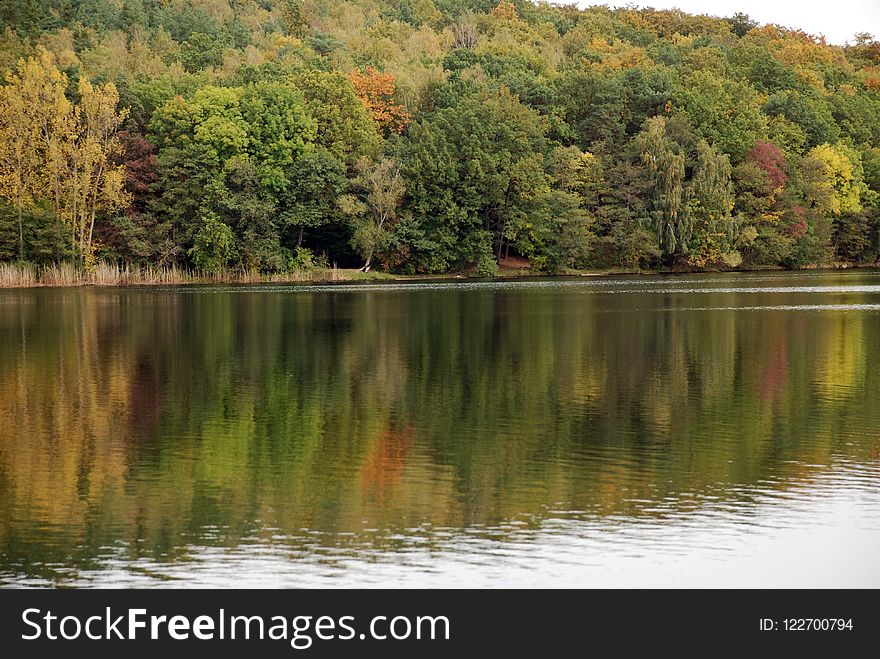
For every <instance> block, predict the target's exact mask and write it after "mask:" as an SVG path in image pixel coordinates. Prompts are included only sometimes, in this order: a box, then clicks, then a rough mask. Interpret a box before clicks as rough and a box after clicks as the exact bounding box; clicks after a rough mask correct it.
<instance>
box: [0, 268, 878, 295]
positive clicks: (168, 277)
mask: <svg viewBox="0 0 880 659" xmlns="http://www.w3.org/2000/svg"><path fill="white" fill-rule="evenodd" d="M877 269H880V263H844V262H829V263H823V264H820V265H814V266H806V267H803V268H794V269H788V268H783V267H781V266H766V267H753V268H736V269H679V268H666V269H657V270H641V269H624V268H609V269H597V270H566V271H564V272H560V273H557V274H552V275H551V274H547V273H543V272H537V271H534V270H527V269H516V270H514V269H510V270H499V271H498V272H497V273H496V274H495V275H492V276H489V277H484V276H479V275H477V274H475V273H474V272H473V271H458V272H448V273H443V274H415V275H407V274H395V273H389V272H383V271H373V272H366V273H365V272H361V271H360V270H358V269H355V268H328V269H318V268H316V269H313V270H306V271H301V272H296V273H286V274H261V273H255V272H224V273H220V274H215V275H203V274H197V273H193V272H191V271H188V270H182V269H178V268H168V269H161V270H160V269H153V268H147V269H138V270H132V269H129V268H125V269H119V268H118V267H115V266H106V265H105V266H103V267H101V268H99V269H98V270H96V272H94V273H91V274H88V275H82V274H80V273H77V272H76V271H74V270H73V268H72V267H70V268H67V269H66V271H65V270H63V269H61V270H59V269H58V268H57V267H54V266H53V267H50V268H47V270H46V271H44V273H39V274H38V271H36V269H35V268H33V267H32V266H30V267H26V268H21V267H19V266H15V265H14V264H0V289H14V288H78V287H129V286H210V285H220V284H251V285H259V284H276V285H277V284H337V283H338V284H342V283H349V284H350V283H360V282H379V283H381V282H386V283H405V282H417V281H433V282H444V281H450V282H452V281H459V282H460V281H464V280H484V281H485V280H488V281H491V280H499V279H557V278H562V277H568V278H571V277H614V276H632V275H648V276H652V275H653V276H656V275H692V274H701V273H705V274H711V273H736V272H743V273H746V272H798V271H816V270H833V271H841V270H877ZM45 273H47V274H45Z"/></svg>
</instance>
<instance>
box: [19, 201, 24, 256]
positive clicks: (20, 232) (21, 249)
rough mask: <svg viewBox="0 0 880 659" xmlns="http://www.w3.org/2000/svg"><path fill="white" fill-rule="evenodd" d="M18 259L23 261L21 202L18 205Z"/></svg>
mask: <svg viewBox="0 0 880 659" xmlns="http://www.w3.org/2000/svg"><path fill="white" fill-rule="evenodd" d="M18 260H19V261H24V220H23V218H22V212H21V204H19V205H18Z"/></svg>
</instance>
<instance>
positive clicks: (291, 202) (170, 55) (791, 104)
mask: <svg viewBox="0 0 880 659" xmlns="http://www.w3.org/2000/svg"><path fill="white" fill-rule="evenodd" d="M0 73H2V78H3V85H2V86H0V197H2V200H0V262H18V263H31V264H34V265H36V266H39V267H43V266H47V265H50V264H59V263H73V264H76V265H77V267H78V268H80V269H82V270H84V271H88V270H89V269H93V268H95V267H96V265H97V264H98V263H99V262H100V261H106V262H109V263H115V264H129V265H131V266H132V267H140V266H146V265H150V266H154V267H155V266H159V267H165V266H178V267H183V268H188V269H192V270H194V271H199V272H203V273H218V272H224V271H233V270H234V271H246V272H262V273H285V272H291V271H301V270H304V269H308V268H310V267H313V266H315V265H321V264H323V265H330V264H338V265H339V266H340V267H360V266H370V267H374V268H381V269H384V270H388V271H392V272H400V273H443V272H450V271H462V270H474V271H476V272H477V273H479V274H483V275H490V274H493V273H495V272H496V270H497V268H498V263H499V262H504V261H505V259H509V258H510V257H520V258H519V261H520V262H523V259H528V263H529V265H530V267H531V268H533V269H534V270H536V271H542V272H548V273H557V272H564V271H566V270H567V269H598V268H626V269H635V268H669V267H674V268H687V269H702V268H735V267H771V266H782V267H804V266H809V265H813V264H824V263H829V262H833V261H843V262H852V263H873V262H875V261H876V260H877V258H878V252H880V42H878V41H875V40H874V38H873V36H871V35H867V34H860V35H854V37H853V39H852V41H851V45H848V46H846V47H838V46H832V45H828V44H826V43H825V42H824V41H823V40H822V39H821V38H816V37H813V36H811V35H808V34H805V33H803V32H799V31H793V30H789V29H785V28H781V27H779V26H762V25H758V24H756V23H755V22H753V21H751V20H750V19H749V18H748V17H747V16H744V15H742V14H737V15H735V16H733V17H728V18H712V17H706V16H692V15H688V14H684V13H681V12H678V11H655V10H650V9H645V10H637V9H632V8H628V9H609V8H607V7H593V8H589V9H586V10H578V9H576V8H574V7H569V6H562V5H560V6H557V5H551V4H546V3H532V2H529V1H528V0H510V1H508V0H347V1H337V0H305V1H304V2H303V1H302V0H82V1H79V2H77V1H74V0H45V1H43V2H34V1H33V0H5V2H3V4H2V6H0Z"/></svg>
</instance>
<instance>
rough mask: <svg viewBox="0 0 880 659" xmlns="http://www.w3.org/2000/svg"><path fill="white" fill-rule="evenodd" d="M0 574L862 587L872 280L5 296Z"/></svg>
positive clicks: (879, 543)
mask: <svg viewBox="0 0 880 659" xmlns="http://www.w3.org/2000/svg"><path fill="white" fill-rule="evenodd" d="M0 583H2V584H4V585H6V586H25V585H64V586H98V587H105V586H117V587H130V586H219V587H227V586H257V587H260V586H284V587H300V586H302V587H325V586H328V587H347V586H363V587H372V586H388V587H398V586H401V587H411V586H429V587H435V586H465V587H501V586H513V587H515V586H527V587H530V586H560V587H592V586H622V587H631V586H651V587H655V586H661V587H662V586H697V587H699V586H711V587H719V586H735V587H736V586H821V587H824V586H831V587H874V588H877V587H880V272H877V271H858V272H818V271H811V272H798V273H788V272H774V273H758V274H750V273H731V274H706V275H679V276H631V277H616V278H577V279H565V278H563V279H545V280H532V281H530V280H508V281H500V282H489V281H462V282H461V283H456V282H447V283H427V282H426V283H405V284H387V285H385V284H383V285H379V284H357V285H354V284H351V285H311V286H273V285H260V286H191V287H161V288H160V287H144V288H69V289H58V288H54V289H53V288H43V289H27V290H24V289H20V290H0Z"/></svg>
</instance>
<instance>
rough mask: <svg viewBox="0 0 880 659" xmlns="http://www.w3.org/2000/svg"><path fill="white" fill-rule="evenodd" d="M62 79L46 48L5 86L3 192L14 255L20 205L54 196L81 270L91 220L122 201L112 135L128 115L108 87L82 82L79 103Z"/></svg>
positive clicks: (88, 251)
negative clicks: (13, 221)
mask: <svg viewBox="0 0 880 659" xmlns="http://www.w3.org/2000/svg"><path fill="white" fill-rule="evenodd" d="M66 86H67V79H66V76H64V74H62V73H60V72H59V71H58V70H57V68H55V66H54V64H53V63H52V60H51V57H50V55H49V54H48V52H47V51H46V50H44V49H38V51H37V55H36V56H35V57H33V58H30V59H29V60H27V61H22V62H20V64H19V67H18V73H17V74H15V75H13V76H11V77H10V79H9V85H8V86H7V87H5V88H4V89H3V93H2V96H0V102H2V104H3V105H2V109H3V112H2V117H3V118H2V120H0V130H2V131H3V137H4V140H3V147H2V151H0V153H2V169H0V172H2V174H0V175H2V191H4V192H5V194H4V196H8V198H10V199H11V200H12V201H13V203H14V205H15V206H16V209H17V212H18V216H19V229H20V232H19V254H20V256H22V257H23V256H24V238H23V233H22V231H21V228H22V225H21V217H22V213H23V210H24V208H25V205H26V204H28V203H33V202H34V200H36V199H37V198H40V197H43V198H45V197H48V198H50V199H51V201H52V204H53V208H54V211H55V215H56V217H58V218H60V219H61V220H63V221H64V223H65V224H66V225H67V227H68V229H69V230H70V232H71V234H70V235H71V240H72V243H73V244H74V245H75V246H76V248H77V252H78V254H79V259H80V263H81V265H84V266H87V267H91V265H92V264H93V262H94V233H95V222H96V219H97V216H98V213H99V212H101V211H112V210H116V209H118V208H122V207H124V206H125V205H126V204H127V200H128V196H127V194H126V192H125V190H124V178H125V172H124V168H123V167H122V166H121V165H119V164H117V163H116V159H117V156H118V155H119V153H120V147H119V140H118V137H117V131H118V129H119V127H120V125H121V124H122V122H123V121H124V120H125V117H126V114H127V113H126V111H125V110H121V111H120V110H117V105H118V103H119V94H118V92H117V91H116V87H115V86H114V85H113V83H110V82H108V83H106V84H104V85H97V86H96V85H92V84H91V83H90V82H89V81H88V80H87V79H86V78H80V80H79V85H78V90H77V91H78V96H79V99H80V102H79V104H77V105H74V104H72V103H71V102H70V101H69V100H68V99H67V97H66V96H65V93H64V92H65V88H66Z"/></svg>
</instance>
